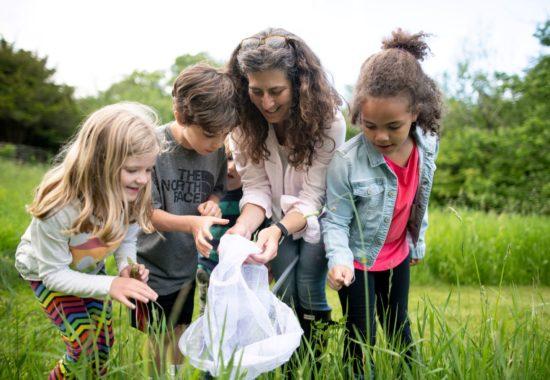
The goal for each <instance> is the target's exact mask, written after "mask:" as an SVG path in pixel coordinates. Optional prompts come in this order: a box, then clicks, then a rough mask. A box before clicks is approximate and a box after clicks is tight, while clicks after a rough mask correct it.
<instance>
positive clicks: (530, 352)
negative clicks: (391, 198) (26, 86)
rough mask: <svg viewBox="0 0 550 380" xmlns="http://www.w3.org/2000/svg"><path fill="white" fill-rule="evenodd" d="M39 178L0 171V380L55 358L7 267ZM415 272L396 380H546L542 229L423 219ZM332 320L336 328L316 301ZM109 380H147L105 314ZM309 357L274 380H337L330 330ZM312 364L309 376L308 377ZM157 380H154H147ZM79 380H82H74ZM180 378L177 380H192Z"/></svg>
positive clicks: (0, 166) (37, 169) (444, 216)
mask: <svg viewBox="0 0 550 380" xmlns="http://www.w3.org/2000/svg"><path fill="white" fill-rule="evenodd" d="M44 170H45V167H43V166H30V165H19V164H14V163H12V162H10V161H6V160H3V159H0V226H2V227H1V229H0V283H1V289H0V339H1V341H2V342H3V343H4V344H2V345H1V346H0V378H1V379H12V378H32V379H34V378H44V377H45V376H46V373H47V372H48V370H49V369H51V367H53V365H54V364H55V361H56V360H57V359H59V358H60V357H61V355H62V353H63V345H62V342H61V339H59V336H58V334H57V332H56V329H55V328H54V326H53V325H52V324H51V323H50V322H49V321H48V320H47V319H46V317H45V315H44V314H43V312H42V311H41V310H40V308H39V305H38V302H37V301H36V300H35V299H34V296H33V294H32V292H31V290H30V288H29V286H28V285H27V283H26V282H25V281H23V280H21V279H20V278H19V277H18V275H17V273H16V271H15V269H14V267H13V254H14V249H15V247H16V245H17V243H18V240H19V237H20V235H21V234H22V233H23V231H24V229H25V228H26V226H27V224H28V221H29V217H28V215H26V214H25V211H24V205H25V204H26V203H28V202H29V201H30V199H31V198H32V189H33V187H34V186H35V185H36V184H37V183H38V181H39V180H40V177H41V175H42V174H43V172H44ZM430 216H431V219H430V228H429V234H428V237H427V241H428V253H427V257H426V260H425V262H424V263H423V264H422V265H420V266H418V267H415V268H413V269H412V286H411V296H410V304H409V309H410V317H411V322H412V327H413V335H414V337H415V345H416V347H417V350H418V352H419V357H418V359H417V360H415V362H414V363H413V365H412V367H411V370H407V371H405V373H403V374H402V375H403V377H404V378H415V379H441V378H447V379H463V378H472V379H484V378H489V379H526V378H528V379H545V378H547V377H548V376H549V375H550V364H549V363H550V346H549V342H550V328H549V327H550V323H549V322H548V320H549V319H550V318H549V317H550V315H549V314H550V308H549V305H548V302H549V300H550V287H549V285H550V278H549V277H550V274H549V263H548V261H549V259H548V252H550V220H549V219H548V218H544V217H539V216H519V215H507V214H503V215H494V214H487V213H479V212H474V211H468V210H453V209H451V208H448V209H438V210H432V211H431V215H430ZM328 295H329V300H330V303H331V305H332V306H333V308H334V317H335V318H336V319H340V318H341V316H342V313H341V309H340V306H339V303H338V299H337V295H336V293H335V292H333V291H330V290H329V291H328ZM114 325H115V333H116V340H117V342H116V343H115V347H114V350H113V353H112V356H111V362H110V373H109V377H110V378H115V379H118V378H120V379H128V378H131V379H134V378H136V379H138V378H147V375H146V373H147V372H146V371H147V368H149V367H150V355H148V353H147V351H146V349H145V337H144V336H143V334H141V333H138V332H136V331H135V330H133V329H131V328H130V327H129V322H128V314H127V311H126V310H123V309H122V308H121V307H119V306H118V305H117V306H116V307H115V321H114ZM328 334H330V339H329V340H328V342H329V343H328V344H329V346H328V347H323V348H322V352H323V354H322V355H321V356H319V355H317V356H316V357H315V358H314V357H313V355H312V352H307V351H301V352H300V353H298V354H297V355H296V356H295V358H294V359H293V360H292V361H291V362H290V363H289V364H288V365H286V366H285V367H284V368H282V369H278V370H276V371H273V372H272V373H269V374H267V375H264V376H262V378H267V379H279V378H283V377H284V376H285V375H288V374H289V373H292V377H294V378H304V379H306V378H311V377H315V378H323V379H324V378H335V379H339V378H347V377H348V375H349V370H350V368H349V364H348V363H344V362H342V360H341V356H340V353H341V347H342V344H343V341H342V326H341V325H337V326H334V327H331V328H330V329H329V331H328ZM380 338H381V339H379V344H378V345H377V347H376V349H375V350H374V361H375V363H376V368H377V376H378V378H381V379H386V378H387V379H391V378H396V377H397V376H398V375H399V373H398V368H399V364H400V361H401V360H402V359H401V358H400V356H399V354H398V353H396V352H394V350H393V349H392V346H391V345H389V344H388V342H386V341H385V340H384V339H383V337H382V334H381V335H380ZM312 360H316V361H317V365H312V364H311V362H312ZM151 375H152V376H153V377H154V378H155V377H166V376H165V375H163V374H155V373H152V374H151ZM82 376H85V373H83V375H82ZM199 377H200V373H199V372H198V371H196V370H194V369H193V368H191V367H190V366H186V367H185V368H184V370H183V371H182V373H181V374H180V378H185V379H187V378H199Z"/></svg>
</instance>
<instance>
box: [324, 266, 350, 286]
mask: <svg viewBox="0 0 550 380" xmlns="http://www.w3.org/2000/svg"><path fill="white" fill-rule="evenodd" d="M327 277H328V284H329V286H330V287H331V288H332V289H334V290H336V291H338V290H340V289H341V288H342V286H349V285H350V284H351V281H352V280H353V270H351V269H350V268H348V267H347V266H345V265H335V266H333V267H332V268H331V270H330V271H329V272H328V276H327Z"/></svg>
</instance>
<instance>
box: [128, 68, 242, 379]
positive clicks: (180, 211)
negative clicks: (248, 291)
mask: <svg viewBox="0 0 550 380" xmlns="http://www.w3.org/2000/svg"><path fill="white" fill-rule="evenodd" d="M172 97H173V102H174V116H175V119H176V120H175V121H174V122H172V123H170V124H166V125H164V126H162V127H161V128H160V130H159V133H160V134H161V135H162V137H163V138H164V140H165V142H166V150H165V151H164V152H163V153H161V154H160V155H159V157H158V159H157V161H156V164H155V168H154V170H153V173H152V179H153V180H152V194H153V208H154V211H153V215H152V218H151V219H152V221H153V225H154V226H155V228H156V229H157V230H158V231H159V232H160V233H153V234H143V233H142V234H140V235H139V236H138V250H137V259H138V262H139V263H140V264H145V266H146V267H147V268H148V269H149V271H150V273H149V282H148V284H149V286H150V287H151V288H152V289H154V290H155V291H156V292H157V293H158V294H159V297H158V299H157V304H158V305H160V306H161V307H160V308H159V307H158V306H157V305H155V304H151V303H150V304H148V305H147V306H148V308H142V309H141V314H139V313H136V314H133V318H132V323H133V325H134V326H135V327H138V328H140V329H141V330H148V327H149V323H150V324H151V325H155V324H158V323H159V322H160V321H159V320H153V316H154V315H156V314H157V313H158V314H160V316H161V317H164V318H165V319H166V323H167V326H168V327H169V328H173V329H174V334H173V335H172V334H167V336H168V339H166V341H165V342H164V346H165V347H164V350H166V349H168V348H169V349H170V351H171V352H169V353H168V355H167V356H164V355H160V352H159V351H160V350H161V348H160V347H157V346H158V344H153V346H154V347H156V351H157V352H156V354H157V355H156V359H157V365H158V366H159V369H161V367H160V366H161V365H162V363H160V358H161V357H169V358H172V361H173V364H175V365H177V364H180V363H181V362H182V359H183V358H182V356H181V354H180V352H179V350H178V348H177V342H178V341H179V338H180V336H181V334H182V333H183V331H184V330H185V328H186V327H187V326H188V325H189V323H190V322H191V317H192V315H193V298H194V297H193V295H194V289H195V282H194V280H195V272H196V268H197V251H199V253H201V254H202V255H204V256H206V257H208V254H209V252H210V250H211V249H212V245H211V244H210V241H211V239H212V235H211V233H210V231H209V230H210V227H211V226H212V225H215V224H222V225H223V224H226V223H228V220H225V219H221V210H220V208H219V206H218V203H219V201H220V199H221V198H222V197H223V195H224V193H225V187H226V176H227V160H226V157H225V152H224V148H223V142H224V139H225V137H226V136H227V134H228V133H229V132H230V131H231V130H232V129H233V128H234V127H235V126H236V125H237V123H238V111H237V108H236V92H235V88H234V86H233V83H232V81H231V79H230V77H229V76H228V74H226V73H225V72H222V71H220V70H218V69H215V68H213V67H210V66H208V65H206V64H199V65H195V66H191V67H189V68H187V69H185V70H183V71H182V72H181V73H180V75H179V76H178V78H177V79H176V82H175V83H174V88H173V90H172ZM152 309H157V313H153V312H152V311H153V310H152ZM154 340H155V338H154V337H153V338H152V339H151V341H154ZM152 343H153V342H152ZM174 368H175V367H172V368H171V370H172V371H174Z"/></svg>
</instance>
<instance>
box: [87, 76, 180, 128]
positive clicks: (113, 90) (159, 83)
mask: <svg viewBox="0 0 550 380" xmlns="http://www.w3.org/2000/svg"><path fill="white" fill-rule="evenodd" d="M122 101H133V102H139V103H143V104H146V105H148V106H150V107H152V108H154V109H155V111H157V113H158V115H159V118H160V120H161V121H162V122H168V121H170V120H172V100H171V98H170V96H169V95H168V91H167V85H166V80H165V73H164V72H162V71H153V72H147V71H134V72H133V73H131V74H130V75H128V76H126V77H125V78H123V79H122V80H121V81H120V82H117V83H115V84H113V85H111V86H110V87H109V88H108V89H107V90H105V91H101V92H100V93H99V94H98V95H97V96H89V97H86V98H83V99H80V100H79V104H80V108H81V111H82V115H88V114H90V113H91V112H93V111H95V110H97V109H99V108H101V107H103V106H106V105H108V104H113V103H118V102H122Z"/></svg>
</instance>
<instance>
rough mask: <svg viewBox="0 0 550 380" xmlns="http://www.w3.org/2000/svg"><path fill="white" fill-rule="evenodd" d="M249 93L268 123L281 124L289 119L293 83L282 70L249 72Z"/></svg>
mask: <svg viewBox="0 0 550 380" xmlns="http://www.w3.org/2000/svg"><path fill="white" fill-rule="evenodd" d="M247 77H248V95H249V96H250V100H251V101H252V103H254V105H255V106H256V107H258V109H259V110H260V112H261V113H262V115H263V116H264V117H265V119H266V120H267V122H268V123H270V124H274V125H276V124H279V123H282V122H284V121H285V120H286V119H288V117H289V115H290V108H291V106H292V83H290V81H289V80H288V78H287V77H286V73H285V72H284V71H282V70H276V69H274V70H267V71H259V72H256V73H250V74H247Z"/></svg>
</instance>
